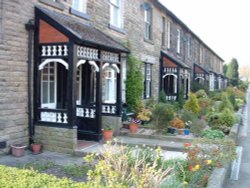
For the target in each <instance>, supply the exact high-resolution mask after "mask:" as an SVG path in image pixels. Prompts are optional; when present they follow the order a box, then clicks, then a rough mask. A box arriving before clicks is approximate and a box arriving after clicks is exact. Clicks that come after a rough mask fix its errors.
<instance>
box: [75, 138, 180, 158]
mask: <svg viewBox="0 0 250 188" xmlns="http://www.w3.org/2000/svg"><path fill="white" fill-rule="evenodd" d="M116 138H117V140H118V141H117V143H118V144H122V145H133V146H136V145H138V146H142V145H144V146H148V147H152V148H157V147H158V146H160V147H161V149H162V150H165V151H175V152H183V151H184V150H185V148H184V144H183V142H174V141H166V140H158V139H146V138H133V137H128V136H118V137H116ZM102 149H103V143H98V144H96V145H92V146H89V147H87V148H84V149H77V150H75V155H76V156H85V155H86V154H90V153H99V154H101V151H102Z"/></svg>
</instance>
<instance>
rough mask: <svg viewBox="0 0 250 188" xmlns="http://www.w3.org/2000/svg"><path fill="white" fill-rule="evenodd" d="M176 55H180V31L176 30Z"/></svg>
mask: <svg viewBox="0 0 250 188" xmlns="http://www.w3.org/2000/svg"><path fill="white" fill-rule="evenodd" d="M176 51H177V53H178V54H179V53H181V30H180V29H177V46H176Z"/></svg>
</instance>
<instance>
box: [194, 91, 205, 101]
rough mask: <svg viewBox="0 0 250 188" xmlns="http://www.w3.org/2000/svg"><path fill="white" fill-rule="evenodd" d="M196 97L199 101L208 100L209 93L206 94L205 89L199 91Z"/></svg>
mask: <svg viewBox="0 0 250 188" xmlns="http://www.w3.org/2000/svg"><path fill="white" fill-rule="evenodd" d="M195 95H196V96H197V98H198V99H199V98H208V96H207V93H206V91H205V90H204V89H200V90H198V91H197V92H196V93H195Z"/></svg>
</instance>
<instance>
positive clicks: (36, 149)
mask: <svg viewBox="0 0 250 188" xmlns="http://www.w3.org/2000/svg"><path fill="white" fill-rule="evenodd" d="M32 142H33V143H32V144H31V145H30V146H31V150H32V152H33V154H39V153H41V150H42V144H41V141H40V140H39V139H38V138H37V137H35V136H33V137H32Z"/></svg>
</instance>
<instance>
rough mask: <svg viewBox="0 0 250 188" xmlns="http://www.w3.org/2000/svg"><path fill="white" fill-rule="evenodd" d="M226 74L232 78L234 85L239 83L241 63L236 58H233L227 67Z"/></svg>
mask: <svg viewBox="0 0 250 188" xmlns="http://www.w3.org/2000/svg"><path fill="white" fill-rule="evenodd" d="M226 76H227V77H228V78H229V79H230V80H231V84H232V85H233V86H236V85H238V83H239V65H238V61H237V59H236V58H233V59H232V60H231V62H230V63H229V65H228V67H227V73H226Z"/></svg>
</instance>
